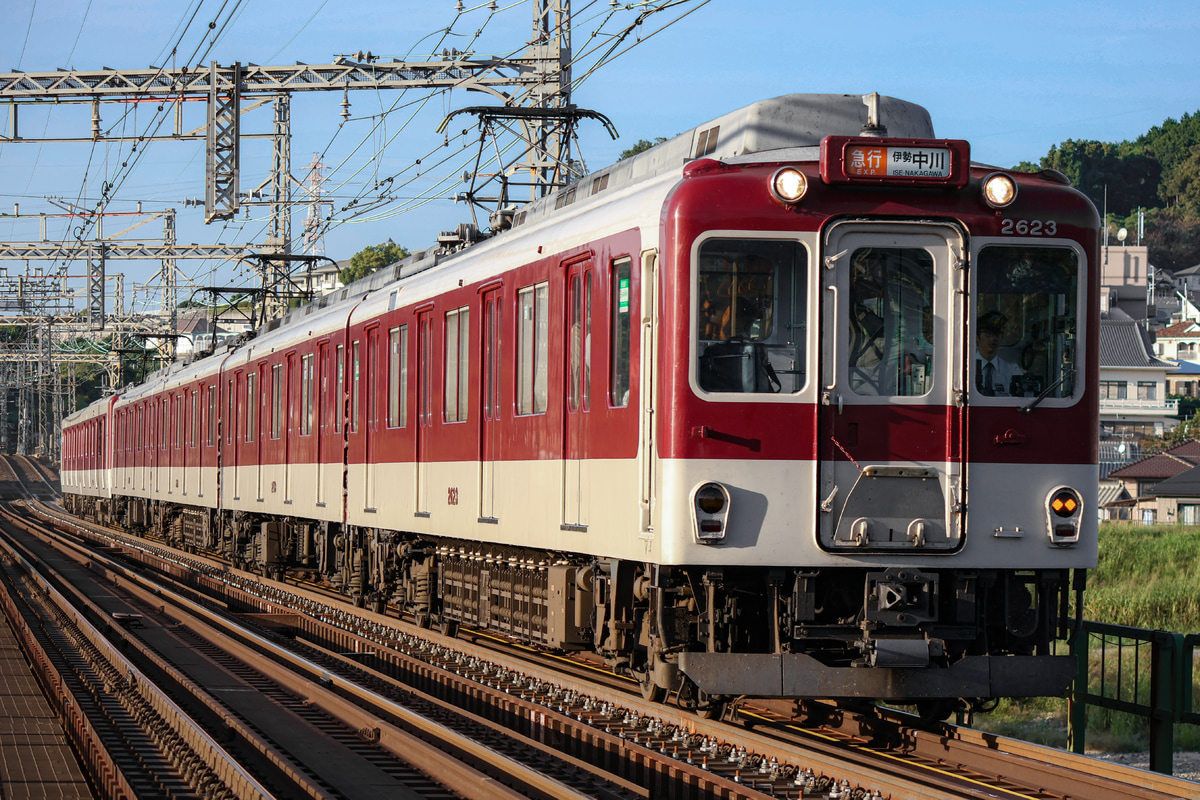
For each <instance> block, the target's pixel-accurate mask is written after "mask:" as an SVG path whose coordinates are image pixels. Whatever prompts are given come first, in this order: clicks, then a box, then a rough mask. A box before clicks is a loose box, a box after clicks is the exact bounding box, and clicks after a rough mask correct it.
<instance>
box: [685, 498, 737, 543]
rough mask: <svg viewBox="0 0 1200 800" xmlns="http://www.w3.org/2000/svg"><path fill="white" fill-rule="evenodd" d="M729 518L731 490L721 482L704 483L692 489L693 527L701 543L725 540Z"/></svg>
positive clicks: (697, 539)
mask: <svg viewBox="0 0 1200 800" xmlns="http://www.w3.org/2000/svg"><path fill="white" fill-rule="evenodd" d="M728 519H729V490H728V489H726V488H725V487H724V486H722V485H721V484H719V483H702V484H700V485H698V486H697V487H696V488H695V489H693V490H692V528H693V530H694V532H695V534H696V541H697V542H699V543H700V544H720V543H721V542H723V541H725V530H726V523H727V521H728Z"/></svg>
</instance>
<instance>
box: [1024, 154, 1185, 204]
mask: <svg viewBox="0 0 1200 800" xmlns="http://www.w3.org/2000/svg"><path fill="white" fill-rule="evenodd" d="M1041 165H1042V167H1043V168H1047V167H1049V168H1051V169H1057V170H1059V171H1060V172H1063V173H1065V174H1066V175H1067V177H1069V178H1070V179H1071V183H1072V184H1073V185H1074V186H1075V187H1076V188H1077V189H1079V190H1080V191H1081V192H1083V193H1084V194H1086V195H1087V196H1088V197H1089V198H1091V201H1092V202H1093V203H1095V204H1096V208H1099V209H1101V210H1103V209H1105V208H1107V209H1108V210H1109V211H1110V212H1112V213H1114V214H1119V215H1122V216H1124V215H1126V214H1129V213H1130V212H1131V211H1134V210H1136V209H1137V208H1139V207H1152V206H1157V205H1159V199H1158V182H1159V176H1160V173H1161V170H1162V168H1161V166H1160V164H1159V162H1158V161H1157V160H1156V159H1155V158H1153V157H1151V156H1147V155H1145V154H1144V153H1142V152H1140V151H1137V150H1135V149H1134V148H1133V147H1131V146H1129V145H1128V143H1123V144H1122V145H1115V144H1109V143H1107V142H1097V141H1092V140H1080V141H1076V140H1074V139H1068V140H1066V141H1065V142H1063V143H1062V144H1060V145H1055V146H1054V147H1051V148H1050V152H1049V153H1048V154H1047V155H1046V157H1045V158H1043V159H1042V162H1041Z"/></svg>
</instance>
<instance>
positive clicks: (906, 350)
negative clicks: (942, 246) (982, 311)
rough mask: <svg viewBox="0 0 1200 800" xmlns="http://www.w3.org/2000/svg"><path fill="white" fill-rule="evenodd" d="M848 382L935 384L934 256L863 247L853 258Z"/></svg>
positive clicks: (874, 392)
mask: <svg viewBox="0 0 1200 800" xmlns="http://www.w3.org/2000/svg"><path fill="white" fill-rule="evenodd" d="M849 309H850V318H849V328H850V341H849V348H850V352H849V358H848V363H849V368H850V369H849V383H850V389H851V390H852V391H853V392H854V393H855V394H858V395H868V396H878V395H890V396H899V397H914V396H917V395H923V394H925V393H926V392H928V391H929V390H930V389H932V388H933V347H934V342H933V256H931V255H930V254H929V252H928V251H926V250H921V249H918V248H911V247H863V248H860V249H858V250H855V251H854V254H853V255H852V256H851V258H850V298H849Z"/></svg>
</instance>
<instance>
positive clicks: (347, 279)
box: [338, 239, 408, 286]
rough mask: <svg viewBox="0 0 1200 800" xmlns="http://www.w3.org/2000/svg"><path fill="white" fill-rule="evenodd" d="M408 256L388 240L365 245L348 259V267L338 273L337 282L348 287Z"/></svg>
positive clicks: (401, 248)
mask: <svg viewBox="0 0 1200 800" xmlns="http://www.w3.org/2000/svg"><path fill="white" fill-rule="evenodd" d="M407 255H408V250H406V249H405V248H403V247H401V246H400V245H398V244H396V243H395V242H393V241H392V240H391V239H388V240H387V241H386V242H381V243H380V244H372V245H367V246H366V247H364V248H363V249H362V250H359V251H358V252H357V253H355V254H354V255H352V256H351V257H350V266H348V267H346V268H345V269H343V270H341V271H339V272H338V280H340V281H341V282H342V283H343V284H344V285H346V286H349V285H350V284H352V283H354V282H355V281H356V280H358V279H359V278H365V277H366V276H368V275H370V274H371V273H372V272H375V271H376V270H378V269H382V268H383V267H386V266H387V265H388V264H394V263H395V262H397V261H399V260H400V259H402V258H404V257H405V256H407Z"/></svg>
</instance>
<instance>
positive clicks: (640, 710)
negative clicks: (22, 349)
mask: <svg viewBox="0 0 1200 800" xmlns="http://www.w3.org/2000/svg"><path fill="white" fill-rule="evenodd" d="M42 513H43V514H48V513H50V512H49V511H45V510H44V511H43V512H42ZM58 525H59V526H60V527H70V526H73V527H74V528H75V529H76V533H77V534H79V535H84V533H85V531H86V530H88V526H82V525H79V524H78V523H74V522H71V521H70V520H65V519H60V520H59V522H58ZM87 535H88V536H97V535H98V534H96V533H88V534H87ZM108 535H109V536H113V534H108ZM114 545H116V546H118V547H120V548H121V549H122V550H123V551H124V553H123V555H124V557H125V558H128V559H132V562H136V563H137V564H138V567H137V568H136V570H135V569H134V568H132V567H129V566H122V565H116V566H113V567H104V570H105V571H106V573H108V572H120V571H128V572H130V573H133V574H134V575H135V576H136V577H137V578H138V579H140V580H147V577H146V576H147V575H148V574H150V573H151V572H161V573H162V574H163V575H169V576H171V577H173V578H175V579H176V580H179V581H182V582H183V584H184V585H183V586H180V587H177V588H175V589H171V590H170V591H171V592H176V593H178V594H179V596H180V598H181V600H183V601H185V602H184V605H186V604H187V603H192V604H194V605H195V606H196V607H197V608H199V609H202V610H203V611H204V612H205V614H207V615H211V616H212V619H210V620H209V622H210V623H211V624H214V625H215V624H217V623H216V622H215V620H218V619H224V620H225V621H224V622H223V623H221V624H222V625H231V624H232V622H231V620H230V615H231V613H232V616H233V618H235V619H236V618H243V619H244V618H245V617H246V615H264V616H257V617H256V619H257V620H258V625H257V628H256V629H255V630H253V631H252V632H251V633H250V634H241V636H243V637H245V636H247V635H248V636H249V637H250V638H254V637H258V638H260V639H261V640H262V641H264V642H267V643H268V644H269V645H270V647H268V648H267V650H272V648H279V649H278V650H272V654H271V655H270V656H263V657H267V658H270V659H272V660H273V661H274V663H276V664H278V663H279V662H280V661H290V662H294V663H296V662H303V663H305V664H307V665H308V666H306V667H304V668H303V669H302V670H301V671H302V673H303V674H306V675H307V676H308V677H307V678H305V680H308V681H310V682H312V683H315V684H316V685H318V686H322V685H323V688H327V689H329V690H330V691H332V692H334V693H335V694H337V695H338V696H340V697H341V698H342V699H343V700H344V701H345V702H347V703H349V704H354V705H357V707H358V708H360V709H362V708H363V704H365V703H368V702H373V703H375V704H376V705H375V706H373V707H372V709H371V711H370V713H369V714H367V715H366V716H365V717H364V718H362V719H364V720H365V722H363V724H361V725H358V724H357V723H355V722H353V721H352V722H351V724H350V725H349V726H348V727H350V728H352V729H353V730H354V732H355V734H356V735H357V736H358V737H359V738H360V739H364V740H372V739H374V740H376V742H375V743H378V742H380V741H383V740H384V739H386V738H388V737H390V736H391V735H392V734H391V729H390V728H388V729H387V731H388V732H387V733H386V735H385V732H384V728H383V727H380V726H378V725H372V724H370V723H371V720H388V719H389V717H388V715H387V714H386V713H383V712H384V710H385V709H386V708H387V707H388V705H387V704H392V705H393V706H394V707H396V708H403V709H405V710H407V711H408V712H411V713H412V714H413V715H414V716H415V717H417V718H419V719H421V720H423V722H422V723H415V722H413V723H412V724H428V725H434V726H437V727H444V728H454V727H456V726H457V727H458V728H459V730H460V731H461V732H462V733H463V735H464V736H466V737H468V738H470V739H471V740H472V741H476V742H478V741H480V740H483V741H488V736H490V735H493V734H498V733H499V732H500V731H503V732H504V733H505V735H506V736H508V737H510V738H509V741H508V742H507V743H499V742H497V741H495V740H492V744H490V745H489V747H490V748H492V749H493V750H494V751H495V752H497V753H500V754H502V755H503V758H504V759H505V760H506V761H510V762H513V763H524V764H530V763H533V764H540V765H545V766H546V768H547V772H548V773H549V774H550V775H552V776H553V778H552V779H553V780H555V781H560V782H561V783H562V785H563V786H570V780H571V777H570V776H571V775H572V774H575V775H576V777H577V778H578V775H580V774H584V775H587V778H586V780H585V783H589V785H588V786H583V785H579V787H578V788H576V789H574V791H576V792H577V793H578V794H579V796H593V797H595V796H604V797H610V796H613V797H619V796H638V797H657V796H679V797H710V796H711V797H763V796H775V797H822V798H826V797H827V798H856V800H865V799H866V798H875V797H879V798H883V797H888V798H897V799H898V798H941V797H1002V798H1052V797H1062V798H1069V797H1087V798H1108V797H1114V798H1115V797H1130V798H1147V800H1157V798H1166V797H1179V796H1187V793H1188V792H1190V791H1193V790H1195V785H1194V784H1189V783H1187V782H1183V781H1178V780H1175V779H1171V778H1167V777H1165V776H1159V775H1154V774H1150V773H1145V772H1141V771H1137V770H1130V769H1127V768H1122V767H1119V766H1114V765H1109V764H1107V763H1103V762H1098V761H1096V760H1094V759H1087V758H1082V757H1078V756H1074V755H1071V754H1066V753H1062V752H1061V751H1056V750H1052V749H1048V748H1038V747H1034V746H1032V745H1023V744H1021V743H1018V742H1014V741H1011V740H1005V739H1002V738H999V737H990V736H989V737H985V736H983V735H982V734H978V733H974V732H970V731H966V730H962V729H955V728H951V727H947V728H945V729H944V730H942V731H940V732H937V733H929V732H926V731H921V730H918V729H915V728H913V727H911V726H908V725H906V724H904V723H903V722H901V721H896V720H888V719H884V718H882V717H880V715H879V714H877V713H867V714H862V715H855V714H851V713H849V712H845V711H840V710H833V711H831V712H829V714H828V716H827V717H826V718H824V719H821V720H817V719H815V716H816V712H815V711H814V710H813V709H814V708H815V707H811V706H810V707H808V708H809V712H810V713H809V715H808V717H807V718H797V717H796V715H795V714H794V713H790V711H789V710H788V709H786V708H785V709H780V708H775V709H771V708H766V707H764V708H752V707H750V706H749V705H743V706H742V707H739V708H738V709H736V711H735V712H734V713H733V714H732V715H731V716H732V717H733V719H734V722H735V723H740V724H730V723H729V722H720V721H710V720H702V719H699V718H697V717H695V716H694V715H691V714H687V713H684V712H681V711H678V710H675V709H671V708H670V707H666V706H662V705H657V704H651V703H646V702H644V701H642V700H641V698H640V697H639V696H638V695H637V694H636V690H628V689H621V688H620V685H619V684H618V683H616V682H613V681H611V680H610V681H609V682H608V685H600V684H598V682H597V681H596V676H597V675H598V673H595V672H593V673H590V674H589V672H588V670H587V667H586V665H584V666H579V665H572V666H571V668H570V669H569V671H567V672H565V673H564V672H562V671H561V670H559V671H557V672H553V673H552V672H551V671H550V670H551V666H547V665H545V660H544V659H543V664H541V665H537V664H531V663H530V662H529V661H525V660H521V659H519V658H518V657H517V656H514V655H505V654H503V653H498V652H496V650H495V649H494V648H493V647H489V646H485V645H484V641H485V640H483V639H480V641H479V642H471V641H469V639H471V638H473V634H472V633H471V632H469V631H464V632H463V635H462V636H461V637H460V638H459V639H457V640H455V639H449V638H447V637H441V636H438V635H437V634H433V633H430V632H428V631H414V630H413V629H412V628H409V627H406V626H402V625H401V624H400V623H399V622H398V621H397V620H396V619H395V618H389V617H383V616H381V615H377V614H371V613H368V612H365V611H362V610H360V609H353V608H350V607H349V606H346V605H343V604H338V603H336V602H335V601H333V600H331V599H330V598H329V597H327V596H323V595H321V594H318V593H316V592H315V591H312V590H308V589H303V588H300V587H296V586H290V585H289V586H283V585H281V584H275V583H273V582H268V581H263V580H261V579H259V578H258V577H257V576H250V575H246V574H243V573H236V572H234V571H231V570H229V569H228V568H227V567H224V566H219V565H215V564H214V563H213V562H207V561H204V560H202V559H199V558H196V557H192V556H186V555H183V554H179V553H177V552H167V551H166V549H165V548H159V547H157V546H156V545H153V544H151V543H147V542H145V541H144V540H138V539H132V538H129V539H124V538H112V539H109V540H108V542H107V546H108V547H113V546H114ZM95 563H96V562H94V561H93V569H96V567H95ZM138 573H141V574H138ZM144 591H147V592H153V591H154V590H152V589H144ZM158 591H159V592H165V591H166V590H163V589H161V588H160V589H159V590H158ZM163 596H164V595H163V594H158V595H153V594H152V595H151V597H153V598H155V601H156V602H157V601H158V598H161V597H163ZM175 608H176V606H174V605H172V609H173V610H171V611H170V612H168V616H169V618H170V619H175V615H176V614H181V613H182V611H177V610H174V609H175ZM217 610H220V611H222V612H225V613H224V614H219V613H217ZM163 624H170V623H163ZM235 635H236V634H234V633H233V632H232V631H231V630H230V629H228V628H227V627H223V628H222V629H221V633H220V634H219V635H218V636H215V637H212V638H214V639H217V640H224V639H232V638H234V637H235ZM205 641H209V640H208V639H205ZM210 646H213V645H211V644H210V645H205V647H210ZM226 646H227V645H225V644H223V645H222V648H221V649H223V650H224V649H225V648H226ZM195 649H196V650H198V651H199V650H202V649H203V648H201V647H199V646H198V645H195ZM259 649H260V654H261V648H259ZM206 652H207V651H206ZM213 658H215V656H213ZM293 669H296V667H293ZM366 697H372V698H375V700H372V701H367V700H365V699H364V698H366ZM464 710H465V714H466V716H465V717H464V716H463V714H464ZM781 712H787V713H781ZM456 715H457V716H458V717H459V718H460V720H461V721H460V722H458V723H454V722H452V721H448V720H451V719H452V718H453V717H455V716H456ZM403 722H405V720H401V719H399V718H398V717H393V718H392V721H390V722H388V724H389V725H390V724H396V725H397V727H401V724H400V723H403ZM343 727H347V726H346V725H345V724H344V723H343ZM555 758H561V760H560V761H559V763H558V764H557V765H556V766H553V767H551V766H549V765H550V763H551V760H552V759H555ZM597 787H600V788H597ZM484 796H495V794H490V795H484Z"/></svg>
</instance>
